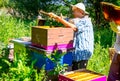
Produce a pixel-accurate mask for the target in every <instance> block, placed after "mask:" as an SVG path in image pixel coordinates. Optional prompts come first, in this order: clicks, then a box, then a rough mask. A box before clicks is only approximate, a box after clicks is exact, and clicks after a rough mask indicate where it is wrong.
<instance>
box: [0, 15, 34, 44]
mask: <svg viewBox="0 0 120 81" xmlns="http://www.w3.org/2000/svg"><path fill="white" fill-rule="evenodd" d="M0 24H1V25H0V35H1V36H0V41H1V42H3V43H5V44H7V43H8V42H9V41H10V39H13V38H19V37H23V36H30V34H31V33H30V30H31V27H32V26H34V25H35V21H33V22H31V21H23V20H21V19H16V18H13V17H11V16H5V15H2V16H0Z"/></svg>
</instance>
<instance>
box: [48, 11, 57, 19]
mask: <svg viewBox="0 0 120 81" xmlns="http://www.w3.org/2000/svg"><path fill="white" fill-rule="evenodd" d="M48 14H49V16H50V17H52V18H57V17H58V16H57V15H56V14H54V13H52V12H50V13H48Z"/></svg>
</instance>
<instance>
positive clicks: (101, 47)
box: [0, 15, 115, 81]
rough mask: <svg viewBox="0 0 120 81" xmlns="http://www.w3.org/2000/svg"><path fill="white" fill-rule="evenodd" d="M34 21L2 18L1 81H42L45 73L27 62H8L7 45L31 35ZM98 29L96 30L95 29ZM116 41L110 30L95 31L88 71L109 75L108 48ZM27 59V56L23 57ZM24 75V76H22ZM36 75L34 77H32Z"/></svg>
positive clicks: (20, 60)
mask: <svg viewBox="0 0 120 81" xmlns="http://www.w3.org/2000/svg"><path fill="white" fill-rule="evenodd" d="M35 21H36V20H34V21H28V20H21V19H16V18H13V17H11V16H4V15H3V16H0V24H1V25H0V80H10V79H11V78H12V80H24V81H25V80H27V81H29V80H33V79H34V80H35V81H41V79H42V77H45V72H44V70H42V72H38V71H37V70H35V69H33V67H32V66H27V64H26V60H22V59H19V58H18V59H17V61H15V62H14V63H16V65H14V63H13V64H11V63H9V62H8V61H6V59H7V57H8V49H7V47H6V46H7V44H8V43H9V40H10V39H12V38H19V37H23V36H30V35H31V33H30V32H31V27H32V26H34V25H35V24H36V22H35ZM95 29H96V28H95ZM114 40H115V36H114V33H113V32H112V31H111V30H110V29H108V28H105V29H100V30H95V49H94V54H93V56H92V57H91V59H90V60H89V63H88V67H87V68H88V69H90V70H92V71H95V72H98V73H102V74H105V75H108V71H109V66H110V60H109V54H108V48H109V47H111V46H112V44H113V42H114ZM23 58H27V56H25V57H23ZM21 73H22V74H21ZM32 75H34V76H32Z"/></svg>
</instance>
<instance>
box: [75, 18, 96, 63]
mask: <svg viewBox="0 0 120 81" xmlns="http://www.w3.org/2000/svg"><path fill="white" fill-rule="evenodd" d="M73 22H74V24H75V25H76V27H77V28H78V31H77V32H75V33H74V45H73V46H74V48H75V51H74V52H73V60H74V61H80V60H88V59H89V58H90V57H91V55H92V54H93V49H94V46H93V45H94V35H93V25H92V23H91V19H90V18H88V17H84V18H75V19H73Z"/></svg>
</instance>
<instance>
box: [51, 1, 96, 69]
mask: <svg viewBox="0 0 120 81" xmlns="http://www.w3.org/2000/svg"><path fill="white" fill-rule="evenodd" d="M72 10H73V16H74V18H73V19H71V20H70V21H69V22H67V21H65V20H64V19H62V18H61V17H59V16H57V15H55V14H54V13H49V15H51V17H53V18H55V19H56V20H57V21H59V22H61V23H62V24H64V25H65V26H66V27H70V28H72V29H73V30H74V45H73V46H74V48H75V50H74V52H73V67H72V68H73V70H76V69H79V68H86V65H87V62H88V59H89V58H90V57H91V55H92V54H93V47H94V46H93V44H94V36H93V26H92V23H91V19H90V18H89V17H88V13H87V12H86V11H85V6H84V4H83V3H78V4H76V5H73V6H72Z"/></svg>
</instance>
